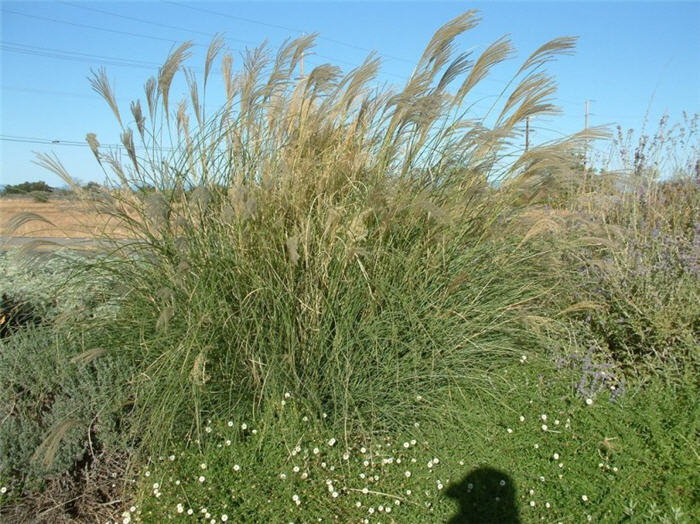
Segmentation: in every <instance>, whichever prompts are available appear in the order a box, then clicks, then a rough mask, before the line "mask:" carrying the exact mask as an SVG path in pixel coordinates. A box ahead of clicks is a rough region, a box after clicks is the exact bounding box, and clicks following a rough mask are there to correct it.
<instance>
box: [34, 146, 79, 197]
mask: <svg viewBox="0 0 700 524" xmlns="http://www.w3.org/2000/svg"><path fill="white" fill-rule="evenodd" d="M33 162H34V163H35V164H36V165H38V166H39V167H42V168H44V169H46V170H48V171H51V172H52V173H54V174H55V175H57V176H58V177H59V178H60V179H61V180H63V181H64V182H65V183H66V185H67V186H68V187H69V188H70V190H71V191H73V192H74V193H75V194H76V196H78V197H80V196H82V195H83V194H84V191H83V187H82V186H81V185H80V183H79V182H77V181H76V180H74V179H73V177H72V176H71V175H70V174H69V173H68V171H67V170H66V168H65V166H64V165H63V163H62V162H61V160H60V159H59V158H58V156H57V155H56V154H55V153H51V154H49V153H37V154H36V160H34V161H33Z"/></svg>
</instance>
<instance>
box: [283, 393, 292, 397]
mask: <svg viewBox="0 0 700 524" xmlns="http://www.w3.org/2000/svg"><path fill="white" fill-rule="evenodd" d="M291 396H292V394H291V393H285V394H284V398H291Z"/></svg>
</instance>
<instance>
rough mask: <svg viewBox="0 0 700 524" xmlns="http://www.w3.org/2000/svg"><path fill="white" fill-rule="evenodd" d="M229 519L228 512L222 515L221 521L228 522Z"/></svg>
mask: <svg viewBox="0 0 700 524" xmlns="http://www.w3.org/2000/svg"><path fill="white" fill-rule="evenodd" d="M227 520H228V515H227V514H226V513H224V514H223V515H221V522H226V521H227Z"/></svg>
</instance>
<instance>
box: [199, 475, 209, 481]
mask: <svg viewBox="0 0 700 524" xmlns="http://www.w3.org/2000/svg"><path fill="white" fill-rule="evenodd" d="M205 480H207V479H206V478H205V477H204V475H201V476H200V477H199V482H204V481H205Z"/></svg>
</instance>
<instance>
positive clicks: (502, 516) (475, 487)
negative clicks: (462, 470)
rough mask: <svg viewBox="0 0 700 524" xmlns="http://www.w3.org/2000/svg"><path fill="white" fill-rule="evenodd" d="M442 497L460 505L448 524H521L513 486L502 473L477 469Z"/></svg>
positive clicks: (484, 468) (451, 487)
mask: <svg viewBox="0 0 700 524" xmlns="http://www.w3.org/2000/svg"><path fill="white" fill-rule="evenodd" d="M445 494H446V496H447V497H449V498H451V499H453V500H454V501H455V502H456V503H457V504H458V505H459V508H458V510H457V514H456V515H454V516H453V517H452V518H451V519H450V520H449V521H447V522H448V524H467V523H490V522H493V523H500V524H509V523H520V516H519V514H518V507H517V504H516V501H515V484H514V482H513V480H512V479H511V478H510V477H509V476H508V475H507V474H506V473H504V472H503V471H499V470H497V469H493V468H489V467H481V468H477V469H475V470H473V471H471V472H470V473H469V474H468V475H466V476H465V477H464V478H463V479H462V480H461V481H460V482H457V483H455V484H452V485H451V486H450V487H449V489H447V491H446V492H445Z"/></svg>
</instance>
